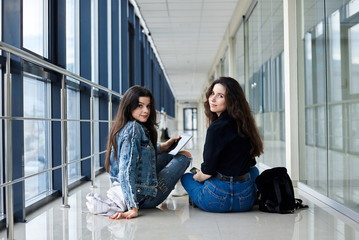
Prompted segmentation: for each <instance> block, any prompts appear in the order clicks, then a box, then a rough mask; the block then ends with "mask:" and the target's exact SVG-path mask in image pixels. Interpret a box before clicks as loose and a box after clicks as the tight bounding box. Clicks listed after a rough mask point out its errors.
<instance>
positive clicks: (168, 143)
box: [160, 137, 181, 152]
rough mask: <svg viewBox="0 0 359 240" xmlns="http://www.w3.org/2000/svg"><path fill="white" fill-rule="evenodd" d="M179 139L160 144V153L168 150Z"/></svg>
mask: <svg viewBox="0 0 359 240" xmlns="http://www.w3.org/2000/svg"><path fill="white" fill-rule="evenodd" d="M180 138H181V137H175V138H170V139H169V140H168V141H166V142H164V143H160V152H164V151H167V149H169V147H171V145H172V144H173V143H174V142H175V141H176V140H178V139H180Z"/></svg>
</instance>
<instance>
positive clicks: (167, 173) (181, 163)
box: [137, 152, 192, 209]
mask: <svg viewBox="0 0 359 240" xmlns="http://www.w3.org/2000/svg"><path fill="white" fill-rule="evenodd" d="M191 159H192V158H189V157H187V156H185V155H182V154H177V155H175V156H172V155H170V154H168V153H166V152H161V153H159V154H158V156H157V164H156V172H157V180H158V186H157V195H156V197H151V196H141V195H139V196H137V199H142V200H141V201H140V202H139V207H140V209H141V208H155V207H156V206H158V205H159V204H161V203H162V202H163V201H164V200H165V199H166V198H167V197H168V195H169V194H170V193H171V191H172V190H173V189H174V187H175V185H176V183H177V182H178V180H179V179H180V178H181V177H182V176H183V174H184V172H185V171H186V169H187V168H188V166H189V164H190V162H191Z"/></svg>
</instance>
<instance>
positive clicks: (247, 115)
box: [204, 77, 263, 157]
mask: <svg viewBox="0 0 359 240" xmlns="http://www.w3.org/2000/svg"><path fill="white" fill-rule="evenodd" d="M216 84H221V85H222V86H223V87H225V89H226V94H225V100H226V106H227V109H226V110H227V112H228V115H229V116H230V117H231V118H233V119H234V120H235V121H236V122H237V128H238V129H237V130H238V133H239V134H240V135H241V136H245V137H248V138H249V142H250V144H251V150H250V154H251V156H252V157H258V156H260V155H261V154H262V153H263V142H262V138H261V136H260V133H259V130H258V127H257V125H256V122H255V120H254V117H253V114H252V111H251V108H250V107H249V104H248V102H247V99H246V97H245V95H244V92H243V89H242V88H241V86H240V85H239V83H238V82H237V81H236V80H235V79H233V78H230V77H220V78H219V79H217V80H215V81H213V82H212V84H211V86H209V88H208V89H207V92H206V101H205V102H204V110H205V114H206V116H207V119H208V123H209V124H211V123H212V122H213V121H214V120H216V119H217V118H218V116H217V114H216V113H214V112H211V110H210V107H209V101H208V98H209V96H210V95H211V93H212V91H213V87H214V85H216Z"/></svg>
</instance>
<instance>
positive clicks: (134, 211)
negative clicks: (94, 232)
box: [110, 207, 138, 220]
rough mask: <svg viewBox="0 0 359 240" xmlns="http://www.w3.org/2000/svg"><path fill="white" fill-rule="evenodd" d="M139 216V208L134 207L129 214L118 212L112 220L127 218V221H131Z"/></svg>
mask: <svg viewBox="0 0 359 240" xmlns="http://www.w3.org/2000/svg"><path fill="white" fill-rule="evenodd" d="M137 216H138V210H137V208H135V207H133V208H131V210H128V211H127V212H123V213H120V212H117V213H115V214H114V215H112V216H110V219H115V220H116V219H121V218H126V219H131V218H135V217H137Z"/></svg>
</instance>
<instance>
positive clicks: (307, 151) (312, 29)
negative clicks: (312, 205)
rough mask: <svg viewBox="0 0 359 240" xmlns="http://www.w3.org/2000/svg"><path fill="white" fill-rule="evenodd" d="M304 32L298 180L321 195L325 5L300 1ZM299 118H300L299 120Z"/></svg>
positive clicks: (323, 175) (324, 154)
mask: <svg viewBox="0 0 359 240" xmlns="http://www.w3.org/2000/svg"><path fill="white" fill-rule="evenodd" d="M300 7H301V8H300V9H301V13H300V14H301V15H300V16H302V19H298V21H299V23H300V24H302V27H303V28H302V29H304V31H303V32H301V33H299V35H300V38H301V39H300V41H301V44H299V46H301V47H302V49H299V51H301V52H302V53H303V54H298V55H299V56H303V59H301V60H300V61H299V62H298V71H302V75H301V76H303V77H304V79H298V82H304V84H303V87H304V90H303V91H301V92H302V93H303V94H304V95H303V96H300V97H301V100H300V102H302V103H303V105H302V106H301V107H302V108H303V109H302V110H301V111H300V112H302V113H303V114H304V116H303V117H302V118H300V119H302V121H304V124H303V125H304V126H305V132H304V133H303V134H305V136H304V137H303V138H302V139H303V142H302V143H301V144H302V145H303V147H302V148H301V149H302V152H301V153H300V157H301V158H300V164H301V170H300V174H301V180H302V181H303V182H305V183H307V184H308V185H309V186H311V187H313V188H314V189H315V190H317V191H318V192H321V193H326V192H327V119H326V116H327V114H326V98H327V95H326V76H327V74H326V68H325V67H326V64H325V63H326V62H325V60H326V59H325V30H326V29H325V24H324V1H323V0H319V1H311V0H303V1H302V2H301V5H300ZM300 117H301V116H300Z"/></svg>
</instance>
